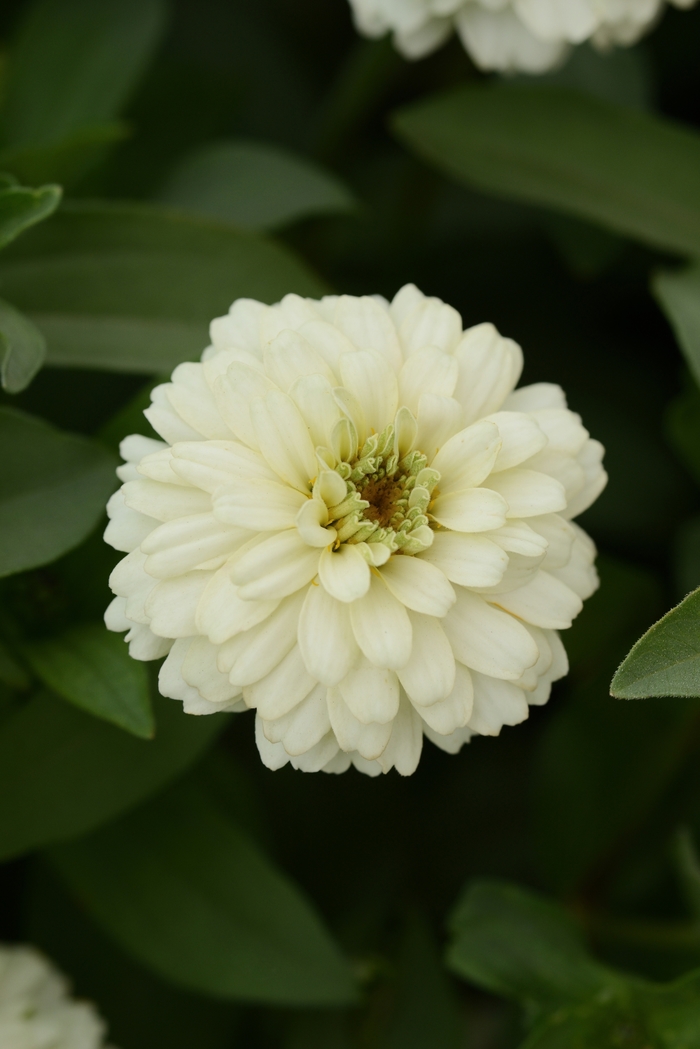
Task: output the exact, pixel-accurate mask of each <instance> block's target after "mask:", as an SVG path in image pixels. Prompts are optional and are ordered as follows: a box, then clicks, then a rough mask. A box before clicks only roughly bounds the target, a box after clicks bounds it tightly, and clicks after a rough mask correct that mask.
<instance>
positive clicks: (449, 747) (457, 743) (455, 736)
mask: <svg viewBox="0 0 700 1049" xmlns="http://www.w3.org/2000/svg"><path fill="white" fill-rule="evenodd" d="M423 732H424V734H425V735H426V736H427V737H428V739H429V740H430V742H431V743H434V744H435V746H436V747H439V748H440V750H444V751H445V753H446V754H459V752H460V750H461V749H462V747H463V746H464V744H465V743H469V741H470V740H471V738H472V736H474V735H476V733H475V732H472V730H471V729H470V728H467V727H466V726H465V728H458V729H455V731H454V732H450V734H449V736H443V735H442V733H440V732H436V731H435V729H433V728H431V727H430V725H426V724H425V723H423Z"/></svg>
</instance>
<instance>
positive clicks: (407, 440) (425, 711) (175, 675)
mask: <svg viewBox="0 0 700 1049" xmlns="http://www.w3.org/2000/svg"><path fill="white" fill-rule="evenodd" d="M211 338H212V343H213V345H212V346H211V347H209V349H208V350H206V351H205V353H204V355H203V358H202V363H201V364H181V365H180V366H179V367H178V368H176V369H175V371H174V372H173V376H172V382H170V383H167V384H166V385H163V386H159V387H157V388H156V389H155V390H154V391H153V394H152V399H153V404H152V406H151V407H150V408H149V409H148V410H147V411H146V415H147V417H148V419H149V420H150V422H151V424H152V425H153V427H154V428H155V429H156V431H157V432H158V433H159V434H160V435H161V436H162V437H163V439H164V440H163V442H160V441H155V440H151V439H149V438H147V437H140V436H137V435H134V436H131V437H127V438H126V440H125V441H124V442H123V443H122V447H121V451H122V455H123V457H124V458H125V459H126V460H127V465H125V466H122V467H120V468H119V471H118V472H119V476H120V478H121V479H122V480H123V481H124V482H125V483H124V485H123V486H122V488H121V489H120V491H118V492H116V493H115V495H114V496H113V497H112V499H111V500H110V503H109V507H108V511H109V515H110V517H111V521H110V524H109V525H108V527H107V531H106V533H105V538H106V539H107V541H108V542H109V543H111V544H112V545H113V546H115V547H116V548H117V549H118V550H124V551H127V552H128V556H127V557H125V558H124V559H123V561H121V562H120V564H119V565H117V567H116V568H115V570H114V572H113V573H112V576H111V579H110V585H111V587H112V590H113V591H114V593H116V594H117V595H118V596H117V597H116V599H115V600H114V601H113V602H112V604H111V605H110V607H109V609H108V611H107V614H106V622H107V625H108V627H109V628H110V629H112V630H128V631H129V632H128V634H127V640H128V641H129V642H130V651H131V654H132V655H133V656H134V657H135V658H137V659H157V658H158V657H160V656H164V655H165V654H166V653H169V654H168V658H167V659H166V660H165V662H164V664H163V667H162V669H161V672H160V688H161V691H162V692H163V694H164V695H166V696H171V697H172V698H174V699H179V700H182V702H183V704H184V708H185V710H186V711H187V712H188V713H191V714H208V713H212V712H214V711H217V710H243V709H245V708H246V707H253V708H255V709H256V710H257V726H256V733H257V740H258V746H259V749H260V753H261V756H262V759H263V761H264V762H265V764H266V765H268V766H269V767H270V768H279V767H280V766H281V765H284V764H286V762H288V761H290V760H291V762H292V764H293V765H294V766H295V767H297V768H301V769H304V770H306V771H316V770H318V769H325V770H326V771H332V772H341V771H344V770H345V769H346V768H347V767H348V766H349V764H350V762H351V761H352V763H353V764H354V765H355V766H356V767H357V768H359V769H361V770H362V771H363V772H367V773H369V774H370V775H374V774H376V773H378V772H380V771H384V772H386V771H388V770H389V769H390V768H392V767H396V768H397V769H398V771H399V772H401V773H403V774H409V773H411V772H413V771H414V769H415V767H416V765H417V763H418V759H419V757H420V752H421V746H422V742H423V734H424V733H425V735H427V736H428V737H429V738H430V739H431V740H433V742H435V743H437V745H438V746H440V747H442V748H443V749H444V750H447V751H450V752H455V751H457V750H459V748H460V746H461V745H462V743H464V742H465V741H466V740H468V739H469V738H470V736H471V735H472V734H474V733H482V734H486V735H497V734H498V733H499V731H500V729H501V727H502V726H503V725H504V724H505V725H515V724H517V723H518V722H520V721H522V720H523V719H524V718H526V717H527V715H528V703H536V704H540V703H544V702H546V700H547V698H548V696H549V691H550V686H551V683H552V681H555V680H556V679H557V678H559V677H561V676H562V675H564V674H565V673H566V671H567V661H566V655H565V652H564V649H563V646H562V644H561V641H560V640H559V636H558V634H557V633H556V631H557V630H558V629H561V628H564V627H568V626H569V625H570V624H571V621H572V619H573V617H574V616H575V615H577V613H578V612H579V611H580V609H581V599H582V598H584V597H588V595H589V594H591V593H592V592H593V591H594V590H595V588H596V586H597V577H596V573H595V569H594V567H593V559H594V556H595V549H594V546H593V543H592V542H591V540H590V539H589V538H588V536H587V535H586V534H585V533H584V532H583V531H582V530H581V529H580V528H579V527H578V526H577V525H575V524H572V523H571V520H570V519H571V518H572V517H575V516H576V514H579V513H581V511H582V510H585V509H586V507H587V506H589V505H590V504H591V503H592V502H593V500H594V499H595V498H596V497H597V496H598V494H599V493H600V492H601V490H602V489H603V487H604V485H605V481H606V475H605V473H604V471H603V469H602V466H601V459H602V455H603V448H602V446H601V445H600V444H599V443H598V442H597V441H593V440H591V439H590V438H589V436H588V433H587V431H586V430H585V429H584V428H583V426H582V425H581V421H580V419H579V417H578V416H577V415H574V413H573V412H570V411H569V410H568V409H567V407H566V401H565V399H564V394H563V392H562V391H561V389H560V388H559V387H558V386H552V385H549V384H546V383H539V384H536V385H534V386H526V387H524V388H523V389H521V390H517V391H516V392H515V393H513V392H512V391H513V388H514V386H515V384H516V383H517V381H518V378H519V376H520V371H521V367H522V353H521V350H520V347H519V346H518V345H516V343H514V342H512V341H511V340H510V339H504V338H501V336H500V335H499V334H498V332H497V331H496V329H495V328H494V327H493V325H491V324H480V325H477V326H476V327H474V328H470V329H468V330H467V331H466V332H463V331H462V320H461V317H460V315H459V314H458V313H457V311H456V310H454V309H452V307H450V306H446V305H445V304H444V303H442V302H441V301H440V300H439V299H433V298H426V297H425V296H424V295H423V294H422V293H421V292H420V291H418V289H417V288H415V287H414V286H413V285H407V286H406V287H404V288H402V290H401V291H400V292H399V293H398V295H397V296H396V297H395V299H394V300H393V302H392V303H391V305H390V304H389V303H388V302H386V301H385V300H384V299H382V298H380V297H372V298H369V297H366V298H353V297H351V296H347V295H344V296H340V297H337V296H328V297H326V298H324V299H321V301H320V302H316V301H313V300H310V299H302V298H300V297H299V296H298V295H287V296H286V297H285V298H284V299H283V300H282V302H281V303H279V304H277V305H275V306H264V305H262V304H261V303H259V302H254V301H252V300H250V299H239V300H238V301H237V302H235V303H234V304H233V306H232V307H231V310H230V312H229V314H228V316H226V317H220V318H218V319H217V320H215V321H214V322H213V324H212V326H211Z"/></svg>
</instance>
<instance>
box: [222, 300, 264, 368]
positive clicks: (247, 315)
mask: <svg viewBox="0 0 700 1049" xmlns="http://www.w3.org/2000/svg"><path fill="white" fill-rule="evenodd" d="M267 310H268V307H267V306H265V305H263V303H262V302H257V300H256V299H236V301H235V302H234V303H233V305H232V306H231V308H230V310H229V311H228V314H226V315H224V316H223V317H217V318H216V319H215V320H213V321H212V322H211V325H210V327H209V337H210V338H211V341H212V342H213V343H214V345H215V346H216V347H217V349H219V350H227V349H229V348H231V347H234V346H236V347H240V348H241V349H242V350H248V352H249V353H254V354H256V355H257V356H260V325H261V323H262V318H263V316H264V314H265V313H267Z"/></svg>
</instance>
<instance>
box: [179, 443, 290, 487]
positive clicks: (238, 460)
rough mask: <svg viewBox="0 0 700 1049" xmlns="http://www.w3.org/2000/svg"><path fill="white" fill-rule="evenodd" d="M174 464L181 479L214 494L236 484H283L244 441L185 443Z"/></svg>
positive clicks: (257, 453) (181, 446)
mask: <svg viewBox="0 0 700 1049" xmlns="http://www.w3.org/2000/svg"><path fill="white" fill-rule="evenodd" d="M170 465H171V468H172V469H173V471H174V472H175V474H176V475H177V476H178V478H180V479H181V480H185V481H187V482H188V483H189V484H192V485H196V487H197V488H201V489H203V491H205V492H210V493H213V492H215V491H216V490H217V489H218V488H220V487H221V485H224V484H231V483H232V482H234V481H238V482H239V483H244V484H245V483H247V482H248V481H249V480H251V479H255V480H264V481H279V478H278V476H277V474H276V473H275V472H274V470H271V469H270V467H269V466H268V465H267V463H266V462H265V460H264V459H263V457H262V456H261V455H260V453H259V452H256V451H254V450H253V449H252V448H249V447H248V446H247V445H245V444H241V443H240V441H181V442H179V443H178V444H176V445H174V446H173V450H172V459H171V461H170Z"/></svg>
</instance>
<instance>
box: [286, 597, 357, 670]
mask: <svg viewBox="0 0 700 1049" xmlns="http://www.w3.org/2000/svg"><path fill="white" fill-rule="evenodd" d="M298 637H299V648H300V650H301V653H302V656H303V658H304V663H305V664H306V668H307V670H308V671H309V673H310V674H313V676H314V677H315V678H317V679H318V680H319V681H322V682H323V683H324V684H325V685H337V684H338V682H339V681H342V679H343V678H344V677H345V676H346V674H348V673H349V671H350V670H351V669H352V667H353V666H354V664H355V663H356V662H357V660H358V659H359V656H360V650H359V648H358V647H357V642H356V641H355V635H354V634H353V631H352V626H351V623H350V612H349V610H348V606H347V605H346V604H343V603H341V602H340V601H336V600H335V598H333V597H331V595H330V594H329V593H328V592H327V591H326V590H325V588H324V587H322V586H313V585H312V586H310V587H309V589H308V591H307V593H306V598H305V600H304V604H303V606H302V609H301V614H300V616H299V634H298Z"/></svg>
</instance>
